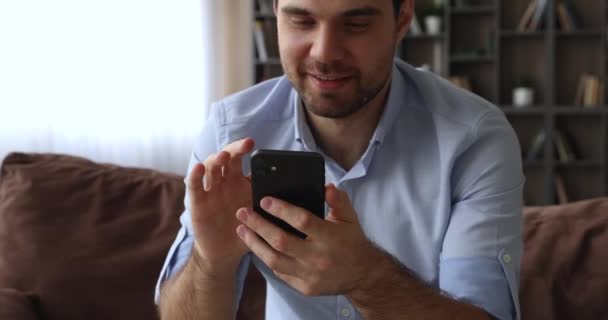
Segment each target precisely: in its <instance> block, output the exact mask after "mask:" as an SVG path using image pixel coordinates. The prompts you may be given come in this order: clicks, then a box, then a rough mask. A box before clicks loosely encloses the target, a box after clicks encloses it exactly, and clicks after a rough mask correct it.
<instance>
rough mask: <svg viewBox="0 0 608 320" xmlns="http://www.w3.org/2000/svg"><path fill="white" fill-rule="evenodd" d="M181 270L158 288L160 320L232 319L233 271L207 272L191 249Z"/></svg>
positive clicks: (234, 283) (233, 298)
mask: <svg viewBox="0 0 608 320" xmlns="http://www.w3.org/2000/svg"><path fill="white" fill-rule="evenodd" d="M192 251H193V255H192V257H191V258H190V259H189V260H188V262H187V263H186V266H185V267H184V269H183V270H182V271H181V272H180V273H179V274H177V275H176V276H175V277H173V278H172V279H170V280H168V281H167V282H165V284H164V285H163V286H162V288H161V292H160V301H159V311H160V318H161V319H162V320H170V319H186V320H189V319H202V320H204V319H226V320H228V319H233V318H234V315H235V313H236V306H235V295H236V293H235V292H236V270H225V271H226V272H221V273H214V274H213V275H211V274H210V273H208V272H205V271H204V270H203V268H202V266H201V264H200V263H199V261H198V260H197V259H198V258H197V256H196V254H195V250H192Z"/></svg>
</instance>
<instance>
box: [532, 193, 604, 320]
mask: <svg viewBox="0 0 608 320" xmlns="http://www.w3.org/2000/svg"><path fill="white" fill-rule="evenodd" d="M607 247H608V198H599V199H592V200H587V201H580V202H575V203H571V204H566V205H560V206H547V207H528V208H526V209H525V211H524V250H525V251H524V252H525V253H524V257H523V262H522V270H521V291H520V298H521V299H520V300H521V309H522V315H523V319H608V307H607V304H606V303H607V302H608V250H607Z"/></svg>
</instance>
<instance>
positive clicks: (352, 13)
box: [281, 6, 382, 18]
mask: <svg viewBox="0 0 608 320" xmlns="http://www.w3.org/2000/svg"><path fill="white" fill-rule="evenodd" d="M281 12H283V13H284V14H287V15H296V16H310V15H312V13H310V11H308V10H306V9H302V8H299V7H295V6H285V7H283V8H281ZM381 14H382V11H380V9H378V8H374V7H361V8H355V9H350V10H347V11H344V12H343V13H342V14H341V16H343V17H345V18H350V17H360V16H379V15H381Z"/></svg>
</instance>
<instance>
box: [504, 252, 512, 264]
mask: <svg viewBox="0 0 608 320" xmlns="http://www.w3.org/2000/svg"><path fill="white" fill-rule="evenodd" d="M502 261H503V262H504V263H511V255H510V254H508V253H507V254H505V255H503V256H502Z"/></svg>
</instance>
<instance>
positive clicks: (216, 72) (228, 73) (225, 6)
mask: <svg viewBox="0 0 608 320" xmlns="http://www.w3.org/2000/svg"><path fill="white" fill-rule="evenodd" d="M203 1H206V2H207V3H206V5H205V6H203V10H211V11H210V12H212V14H210V15H206V14H204V15H203V16H208V17H209V18H210V21H203V23H204V24H207V25H208V26H210V27H209V29H207V30H205V31H206V32H207V36H208V37H209V39H210V40H211V43H212V45H211V46H210V48H211V50H212V51H211V55H210V56H209V59H210V61H208V64H207V65H208V66H209V67H210V72H211V73H210V74H209V75H207V76H209V77H210V78H209V80H210V82H209V83H210V85H211V88H210V89H211V100H212V101H216V100H219V99H221V98H223V97H225V96H226V95H229V94H231V93H234V92H237V91H240V90H243V89H245V88H247V87H249V86H251V85H252V84H253V35H252V32H253V31H252V25H253V20H252V17H253V1H248V0H203Z"/></svg>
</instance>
